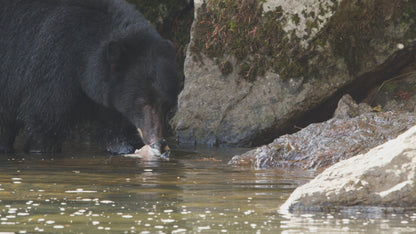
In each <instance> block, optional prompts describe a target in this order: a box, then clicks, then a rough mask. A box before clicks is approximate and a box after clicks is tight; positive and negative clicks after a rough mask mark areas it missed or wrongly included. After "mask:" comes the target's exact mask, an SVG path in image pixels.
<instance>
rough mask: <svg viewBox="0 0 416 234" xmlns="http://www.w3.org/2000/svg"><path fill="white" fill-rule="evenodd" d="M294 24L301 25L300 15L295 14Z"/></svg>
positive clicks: (293, 16) (293, 17)
mask: <svg viewBox="0 0 416 234" xmlns="http://www.w3.org/2000/svg"><path fill="white" fill-rule="evenodd" d="M291 19H292V22H293V23H295V24H296V25H299V22H300V17H299V15H298V14H294V15H292V18H291Z"/></svg>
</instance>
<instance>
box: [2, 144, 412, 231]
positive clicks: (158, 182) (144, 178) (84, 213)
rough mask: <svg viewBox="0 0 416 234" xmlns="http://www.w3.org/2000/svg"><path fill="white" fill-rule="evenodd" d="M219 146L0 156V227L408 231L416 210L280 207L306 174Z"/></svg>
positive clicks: (308, 174)
mask: <svg viewBox="0 0 416 234" xmlns="http://www.w3.org/2000/svg"><path fill="white" fill-rule="evenodd" d="M234 153H235V152H230V151H227V150H215V151H210V150H190V149H187V150H182V151H174V152H173V153H172V159H171V160H170V161H161V162H160V161H151V162H148V161H147V162H146V161H142V160H141V159H138V158H130V157H123V156H109V155H105V154H103V153H100V152H99V151H97V152H94V151H92V152H87V153H85V152H84V153H76V152H72V153H70V154H66V155H59V156H57V155H33V156H28V155H12V156H5V155H3V156H1V159H0V224H1V225H0V233H8V232H10V233H36V232H43V233H301V232H304V233H308V232H317V233H323V232H326V233H342V232H344V233H413V232H415V231H416V214H403V215H383V214H378V215H364V214H337V213H335V214H317V213H315V214H299V215H281V214H279V213H278V212H277V210H278V208H279V206H280V205H281V204H282V203H283V202H284V201H285V200H286V199H287V198H288V196H289V195H290V193H291V192H292V191H293V190H294V189H295V188H296V187H297V186H299V185H300V184H303V183H306V182H307V181H308V180H310V179H311V178H312V177H313V176H314V175H313V173H312V172H305V171H295V170H252V169H241V168H233V167H230V166H228V165H227V164H226V163H227V161H228V160H229V159H230V157H231V156H232V155H233V154H234Z"/></svg>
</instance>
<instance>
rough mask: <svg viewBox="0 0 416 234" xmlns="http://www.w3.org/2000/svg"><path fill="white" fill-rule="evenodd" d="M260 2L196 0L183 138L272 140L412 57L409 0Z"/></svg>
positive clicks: (180, 126)
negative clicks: (261, 5) (329, 103)
mask: <svg viewBox="0 0 416 234" xmlns="http://www.w3.org/2000/svg"><path fill="white" fill-rule="evenodd" d="M258 2H262V1H207V2H205V1H202V0H195V19H196V20H195V21H194V23H193V27H192V32H191V42H190V45H189V46H188V50H187V56H186V61H185V68H184V70H185V83H184V90H183V91H182V93H181V94H180V96H179V104H178V111H177V113H176V115H175V117H174V118H173V120H172V121H171V124H172V126H173V129H174V130H175V131H176V135H177V139H178V140H179V143H192V144H195V143H197V144H198V143H201V144H210V145H216V144H231V145H245V146H247V145H259V144H264V143H267V142H270V141H271V140H272V139H274V138H275V137H277V136H279V135H282V134H284V133H286V132H287V131H288V130H289V129H291V128H292V127H293V126H294V125H295V124H297V123H298V122H299V121H305V120H307V121H310V119H312V117H313V116H310V115H308V113H310V111H311V110H316V108H323V109H322V110H319V111H318V113H319V112H321V113H327V114H328V113H330V112H331V110H330V109H329V108H328V106H327V105H324V103H326V102H327V101H328V100H331V99H332V100H338V99H339V98H340V97H341V96H342V94H343V92H345V91H348V90H350V91H354V92H355V91H357V92H358V91H360V90H366V89H368V88H369V87H371V86H372V85H373V84H374V83H377V82H379V81H380V79H388V77H389V76H393V75H394V73H395V72H396V70H397V69H400V68H402V67H403V66H405V65H406V64H407V63H408V62H409V60H413V59H414V56H413V54H414V51H415V46H414V44H412V42H413V41H414V40H415V38H416V25H415V18H416V2H415V1H407V0H398V1H390V0H380V1H374V0H364V1H348V0H344V1H341V0H338V1H329V0H328V1H320V0H296V1H281V0H268V1H266V2H265V3H264V5H263V7H262V8H261V7H260V5H259V4H257V3H258ZM253 4H254V5H253ZM256 4H257V5H256ZM236 9H237V10H236ZM263 10H264V12H263ZM266 11H267V12H266ZM333 104H336V101H335V102H334V103H333ZM315 113H316V112H315Z"/></svg>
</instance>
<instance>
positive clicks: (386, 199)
mask: <svg viewBox="0 0 416 234" xmlns="http://www.w3.org/2000/svg"><path fill="white" fill-rule="evenodd" d="M415 180H416V127H413V128H411V129H409V130H408V131H406V132H405V133H403V134H402V135H400V136H399V137H397V138H396V139H393V140H390V141H388V142H386V143H385V144H382V145H380V146H378V147H376V148H374V149H372V150H370V151H369V152H368V153H366V154H361V155H358V156H355V157H352V158H350V159H347V160H344V161H341V162H339V163H337V164H335V165H333V166H331V167H329V168H327V169H326V170H325V171H323V172H322V173H321V174H320V175H318V176H317V177H316V178H315V179H313V180H312V181H310V182H309V183H307V184H304V185H302V186H300V187H298V188H297V189H296V190H295V191H294V192H293V193H292V194H291V196H290V197H289V199H288V200H287V201H286V203H285V204H283V205H282V207H281V212H283V213H286V212H288V211H290V212H297V211H300V212H301V211H306V210H315V211H329V210H336V209H341V208H342V207H348V206H349V207H355V209H358V210H362V211H366V207H367V208H368V207H369V206H381V207H384V208H383V209H385V211H386V212H388V209H387V208H386V207H401V208H403V209H405V210H406V209H410V210H412V209H413V210H415V208H416V207H415V204H416V184H415V182H416V181H415Z"/></svg>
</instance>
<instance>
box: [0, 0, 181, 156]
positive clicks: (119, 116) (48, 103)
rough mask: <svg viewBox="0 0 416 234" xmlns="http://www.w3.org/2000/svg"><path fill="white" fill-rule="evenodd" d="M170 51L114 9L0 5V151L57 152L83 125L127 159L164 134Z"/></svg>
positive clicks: (108, 4) (75, 3)
mask: <svg viewBox="0 0 416 234" xmlns="http://www.w3.org/2000/svg"><path fill="white" fill-rule="evenodd" d="M177 92H178V90H177V77H176V71H175V65H174V49H173V45H172V43H171V42H170V41H168V40H165V39H163V38H161V36H160V35H159V34H158V33H157V32H156V30H155V29H154V28H153V27H152V25H151V24H150V23H149V22H148V21H147V20H146V19H145V18H144V17H143V16H142V15H141V14H140V13H139V12H138V11H137V10H135V9H134V7H133V6H131V5H130V4H128V3H125V2H123V1H122V0H1V1H0V151H3V152H10V151H13V144H14V141H15V137H16V135H18V134H19V132H22V133H23V136H24V138H25V146H24V150H25V151H28V152H55V151H59V150H60V148H61V144H62V141H63V139H64V138H65V136H66V134H67V132H68V131H69V130H70V129H71V128H72V127H73V126H74V125H76V124H78V123H80V122H83V121H86V120H87V121H90V122H94V123H95V124H99V126H100V127H99V128H101V129H103V134H102V135H103V138H104V139H105V141H106V144H107V149H108V150H110V151H114V153H128V152H131V151H133V150H134V148H137V147H139V144H140V140H139V138H138V135H139V134H138V131H137V130H136V129H139V132H140V134H141V135H142V140H143V142H144V143H145V144H152V143H154V142H155V141H158V140H160V139H161V138H162V137H164V136H165V134H166V130H165V129H166V120H165V118H166V114H167V111H169V110H170V109H171V108H173V106H174V105H175V101H176V98H177Z"/></svg>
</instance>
